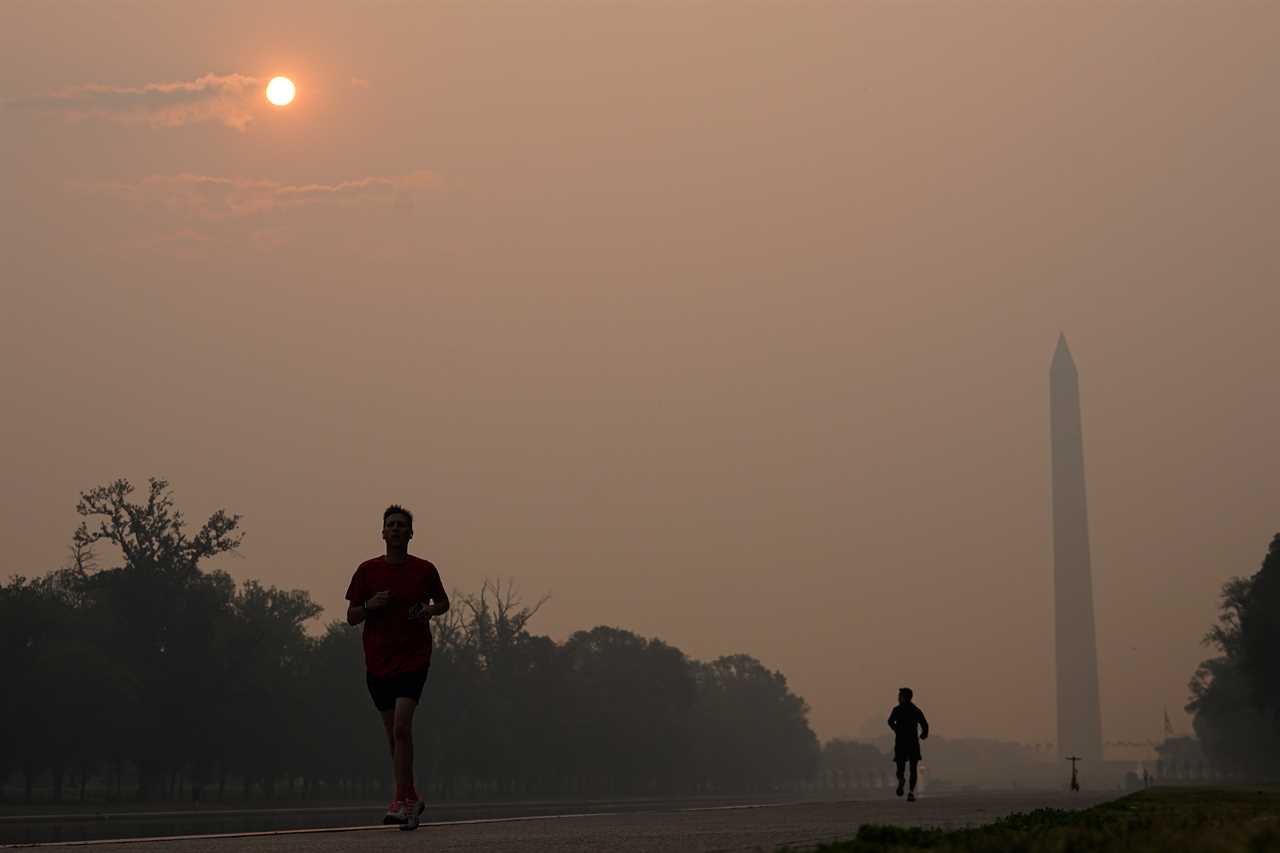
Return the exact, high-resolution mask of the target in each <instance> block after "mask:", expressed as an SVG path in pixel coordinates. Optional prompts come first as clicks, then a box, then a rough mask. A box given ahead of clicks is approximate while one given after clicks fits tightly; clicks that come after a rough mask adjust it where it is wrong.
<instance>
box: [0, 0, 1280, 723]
mask: <svg viewBox="0 0 1280 853" xmlns="http://www.w3.org/2000/svg"><path fill="white" fill-rule="evenodd" d="M1278 24H1280V10H1277V8H1276V7H1275V6H1274V5H1271V4H1263V3H1253V2H1224V3H1217V4H1181V3H1178V4H1175V3H1167V4H1154V3H1149V4H1093V3H1066V2H1058V3H1037V4H1013V3H995V2H972V0H959V2H945V3H944V2H932V3H930V2H921V3H889V2H881V3H871V2H848V3H817V2H815V3H786V4H784V3H767V2H762V3H739V2H733V3H730V2H708V3H687V4H681V3H609V4H605V3H588V2H582V3H569V2H562V0H554V2H543V3H537V4H529V3H516V2H509V3H504V2H498V3H489V4H446V3H419V4H399V3H391V2H364V3H335V2H328V1H327V0H326V2H319V3H317V2H310V3H305V4H304V3H281V4H272V5H270V6H269V7H266V8H264V7H262V6H261V4H248V3H240V2H232V3H216V4H215V3H208V4H199V3H191V4H182V5H178V4H162V3H134V4H127V5H124V4H96V3H88V2H83V3H58V4H47V3H37V2H13V3H7V4H5V5H4V6H3V8H2V9H0V124H2V125H3V133H0V164H3V165H0V168H2V169H3V170H4V171H3V173H2V174H0V179H2V180H0V183H2V185H3V187H4V191H3V195H2V196H0V198H2V199H3V206H2V207H0V217H2V219H0V224H2V225H3V229H2V236H0V241H3V242H0V250H2V252H3V259H4V264H3V270H4V271H3V273H2V282H3V296H2V297H0V298H2V299H3V305H2V306H0V307H2V309H3V310H0V393H2V394H3V398H4V400H5V401H6V417H5V418H4V419H3V420H2V421H0V460H2V462H3V473H4V478H3V486H0V500H2V503H0V509H2V510H3V511H2V512H0V537H2V538H3V541H4V542H5V543H6V545H7V557H6V561H7V562H6V565H5V571H4V574H5V575H6V576H7V575H11V574H25V575H28V576H31V575H38V574H41V573H43V572H44V571H46V570H48V569H50V568H53V567H55V566H57V565H58V564H59V563H60V562H61V561H63V560H64V559H65V552H66V546H67V544H68V543H69V540H70V534H71V531H72V530H73V529H74V527H75V526H76V524H77V523H78V518H77V517H76V516H75V513H74V507H75V503H76V498H77V495H78V493H79V491H80V490H82V489H87V488H90V487H92V486H94V485H98V484H100V483H105V482H108V481H110V480H112V479H114V478H116V477H122V476H123V477H128V478H130V479H132V480H133V481H135V482H136V483H145V480H146V477H148V476H158V477H163V478H166V479H168V480H169V481H171V482H172V484H173V486H174V489H175V492H176V497H177V500H178V504H179V506H180V507H181V508H182V509H184V511H185V512H186V514H187V516H188V518H189V519H191V520H192V521H193V522H198V521H199V520H200V519H203V518H204V517H207V516H208V514H210V513H211V512H213V511H214V510H215V509H218V508H220V507H226V508H227V509H228V510H229V511H232V512H239V513H241V514H242V515H243V517H244V518H243V526H244V530H245V531H246V534H247V535H246V538H245V543H244V546H243V548H242V549H241V554H240V555H239V556H238V557H222V558H219V560H218V561H217V562H216V563H215V564H214V565H215V566H217V567H219V568H223V569H225V570H227V571H229V572H230V573H231V574H232V575H233V576H235V577H236V578H239V579H247V578H259V579H261V580H263V581H264V582H267V583H270V584H276V585H280V586H284V587H289V588H294V587H297V588H304V589H307V590H309V591H310V592H311V593H312V595H313V596H314V597H315V598H316V600H317V601H319V602H320V603H321V604H323V605H324V606H325V607H326V608H327V610H326V613H325V615H324V617H322V618H324V619H332V618H340V616H341V605H342V594H343V592H344V590H345V589H346V583H347V581H348V579H349V577H350V574H351V572H352V570H353V569H354V567H355V566H356V564H357V563H359V562H360V561H361V560H362V559H364V558H366V557H368V556H371V555H372V554H374V553H377V552H378V550H379V548H380V544H381V543H380V540H379V538H378V530H379V525H380V520H381V510H382V508H383V507H384V506H386V505H387V504H388V503H391V502H398V503H403V504H405V505H406V506H409V507H411V508H412V509H413V510H414V512H415V516H416V518H417V538H416V539H415V542H414V546H413V548H414V550H415V551H416V552H417V553H419V554H421V555H423V556H426V557H429V558H430V559H432V560H433V561H434V562H436V563H437V565H438V566H439V567H440V570H441V573H442V575H443V577H444V580H445V582H446V584H447V585H448V586H449V587H450V588H453V589H459V590H462V591H467V590H474V589H477V588H478V587H479V585H480V582H481V580H482V579H483V578H485V577H498V576H501V577H504V578H505V577H510V578H514V579H515V580H516V582H517V584H518V585H519V587H520V589H522V590H524V591H525V592H526V595H527V598H528V599H529V600H535V599H536V598H538V597H540V596H541V595H542V594H543V593H549V594H550V595H551V599H550V601H549V602H548V604H547V605H546V606H545V607H544V608H543V610H542V611H541V612H540V613H539V614H538V616H537V618H536V620H535V621H534V623H533V624H532V626H531V627H532V628H533V629H534V630H537V631H541V632H545V633H548V634H550V635H552V636H553V637H557V638H563V637H564V636H566V635H567V634H568V633H569V632H571V631H573V630H576V629H579V628H588V627H591V626H594V625H597V624H608V625H615V626H619V627H624V628H628V629H631V630H634V631H636V632H639V633H641V634H643V635H646V636H657V637H661V638H662V639H664V640H665V641H667V642H669V643H672V644H674V645H677V646H679V647H680V648H681V649H683V650H684V651H685V652H687V653H688V654H690V655H693V656H695V657H699V658H704V659H705V658H710V657H714V656H717V655H720V654H729V653H735V652H746V653H749V654H753V655H755V656H756V657H758V658H760V659H761V660H762V661H764V662H765V663H766V664H767V665H768V666H770V667H773V668H777V669H781V670H782V671H783V672H784V673H785V674H786V675H787V677H788V679H789V683H790V685H791V686H792V687H793V688H794V689H795V690H796V691H797V692H799V693H800V694H801V695H803V696H804V697H805V698H806V699H807V700H808V701H809V703H810V704H811V706H812V719H813V722H814V724H815V727H816V728H817V730H818V732H819V734H820V735H821V736H823V737H830V736H835V735H858V734H861V733H864V732H870V731H873V729H871V728H868V727H869V726H875V727H882V726H883V718H884V717H885V716H886V714H887V712H888V710H889V708H890V706H891V705H892V704H893V702H894V701H895V697H896V691H897V688H898V687H900V686H903V685H909V686H911V687H913V688H914V689H915V692H916V697H917V701H918V702H919V704H920V705H921V707H923V708H924V709H926V711H927V713H928V714H929V718H930V721H931V723H933V725H934V727H935V729H936V732H937V733H938V734H940V735H943V736H962V735H981V736H988V737H1002V738H1009V739H1018V740H1023V741H1034V742H1044V741H1049V740H1052V738H1053V732H1054V728H1055V726H1054V707H1055V703H1054V694H1053V649H1052V642H1053V641H1052V618H1053V603H1052V599H1051V595H1052V549H1051V541H1050V536H1051V525H1050V516H1049V494H1050V492H1049V425H1048V411H1049V409H1048V386H1047V382H1048V367H1049V360H1050V357H1051V355H1052V353H1053V349H1054V346H1055V344H1056V342H1057V338H1058V335H1059V333H1060V332H1061V333H1065V334H1066V336H1067V340H1068V341H1069V343H1070V346H1071V350H1072V353H1073V355H1074V357H1075V360H1076V364H1077V366H1078V368H1079V371H1080V389H1081V399H1082V408H1083V425H1084V442H1085V451H1084V452H1085V461H1086V475H1087V479H1086V482H1087V488H1088V500H1089V515H1090V523H1091V531H1090V533H1091V539H1092V556H1093V572H1094V577H1093V589H1094V595H1095V608H1096V618H1097V626H1098V627H1097V632H1098V645H1099V655H1100V662H1099V673H1100V678H1101V695H1102V716H1103V730H1104V737H1105V738H1106V740H1108V741H1117V740H1146V739H1154V738H1157V737H1159V736H1160V731H1161V730H1160V724H1161V719H1162V717H1161V712H1162V708H1164V707H1165V706H1167V707H1168V709H1169V712H1170V715H1171V716H1172V717H1173V719H1174V721H1175V726H1176V727H1178V728H1179V729H1180V730H1183V731H1185V730H1186V729H1187V727H1188V725H1189V721H1188V720H1187V718H1186V717H1185V715H1184V714H1183V713H1182V710H1181V708H1182V705H1183V703H1184V702H1185V700H1186V693H1187V690H1186V683H1187V681H1188V679H1189V678H1190V677H1191V675H1192V672H1193V670H1194V668H1195V666H1196V664H1197V663H1198V661H1199V660H1201V659H1202V658H1203V657H1206V656H1207V655H1208V654H1209V650H1208V649H1205V648H1204V647H1203V646H1201V644H1200V640H1201V637H1202V636H1203V634H1204V632H1205V631H1206V629H1207V628H1208V627H1209V626H1210V624H1211V623H1212V622H1213V620H1214V618H1215V617H1216V604H1217V600H1216V596H1217V592H1218V589H1219V587H1220V586H1221V584H1222V583H1223V582H1224V581H1225V580H1226V579H1227V578H1229V577H1231V576H1233V575H1240V574H1248V573H1251V572H1253V571H1254V570H1256V568H1257V565H1258V564H1259V562H1260V560H1261V558H1262V555H1263V553H1264V552H1265V548H1266V545H1267V543H1268V542H1269V541H1270V538H1271V536H1272V535H1273V534H1274V533H1275V532H1276V531H1277V530H1280V487H1278V486H1277V481H1276V478H1275V476H1274V465H1273V462H1272V459H1273V457H1274V448H1273V443H1274V436H1275V434H1276V427H1277V421H1278V415H1280V403H1277V399H1278V398H1277V395H1275V394H1274V393H1272V386H1273V385H1274V376H1275V373H1276V365H1277V358H1276V352H1275V344H1274V341H1275V334H1274V325H1275V317H1276V316H1277V309H1280V297H1277V287H1276V281H1277V261H1278V260H1280V253H1278V251H1277V248H1276V245H1277V244H1276V240H1275V233H1274V232H1275V221H1276V213H1277V210H1276V199H1277V198H1280V167H1277V161H1276V158H1275V156H1274V154H1275V151H1276V150H1277V143H1278V142H1280V133H1278V132H1277V128H1278V119H1277V114H1276V100H1275V93H1274V83H1275V81H1276V79H1280V76H1278V72H1280V60H1278V59H1277V57H1280V50H1276V43H1275V42H1276V39H1275V33H1277V32H1280V28H1278V27H1277V25H1278ZM275 74H287V75H288V76H290V77H291V78H292V79H293V80H294V81H295V83H296V84H297V86H298V98H297V100H296V101H295V102H294V104H293V105H292V106H290V107H288V108H287V109H276V108H272V107H271V106H270V105H268V104H266V102H265V100H264V99H262V97H261V91H260V89H261V85H262V84H263V81H265V80H267V79H269V78H270V77H271V76H273V75H275ZM201 81H203V82H201ZM244 81H249V82H244ZM101 556H102V558H103V560H104V562H108V563H109V562H110V560H111V558H112V556H113V555H110V554H105V553H104V554H103V555H101ZM358 677H359V674H358V673H353V678H358ZM874 731H875V732H877V733H878V732H879V728H876V729H874Z"/></svg>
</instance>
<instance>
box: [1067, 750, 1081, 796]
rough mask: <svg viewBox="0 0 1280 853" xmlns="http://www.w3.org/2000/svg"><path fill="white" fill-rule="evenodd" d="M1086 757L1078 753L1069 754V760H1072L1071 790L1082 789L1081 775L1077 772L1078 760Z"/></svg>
mask: <svg viewBox="0 0 1280 853" xmlns="http://www.w3.org/2000/svg"><path fill="white" fill-rule="evenodd" d="M1083 760H1084V759H1083V758H1081V757H1080V756H1078V755H1068V756H1067V761H1070V762H1071V790H1073V791H1079V790H1080V776H1079V775H1078V774H1077V773H1076V762H1077V761H1083Z"/></svg>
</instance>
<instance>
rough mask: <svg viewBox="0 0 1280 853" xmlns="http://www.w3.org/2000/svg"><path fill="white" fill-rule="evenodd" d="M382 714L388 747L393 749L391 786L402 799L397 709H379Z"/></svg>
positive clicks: (396, 795) (396, 796) (397, 796)
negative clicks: (396, 726)
mask: <svg viewBox="0 0 1280 853" xmlns="http://www.w3.org/2000/svg"><path fill="white" fill-rule="evenodd" d="M378 713H379V714H381V715H382V727H383V728H384V729H385V730H386V732H387V747H388V748H389V749H390V751H391V787H392V789H393V790H395V792H396V793H395V799H397V800H398V799H400V790H399V787H400V785H399V781H398V780H397V778H396V735H395V721H396V709H395V708H389V709H387V710H386V711H379V712H378Z"/></svg>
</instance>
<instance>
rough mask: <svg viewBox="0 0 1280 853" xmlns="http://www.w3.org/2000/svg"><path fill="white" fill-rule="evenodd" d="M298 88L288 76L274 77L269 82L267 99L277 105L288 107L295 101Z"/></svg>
mask: <svg viewBox="0 0 1280 853" xmlns="http://www.w3.org/2000/svg"><path fill="white" fill-rule="evenodd" d="M296 92H297V89H295V88H294V86H293V81H292V80H290V79H289V78H288V77H272V78H271V82H270V83H268V84H267V100H268V101H270V102H271V103H273V104H275V105H276V106H277V107H286V106H288V105H289V104H290V103H292V101H293V96H294V94H295V93H296Z"/></svg>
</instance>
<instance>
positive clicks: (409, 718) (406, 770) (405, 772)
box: [390, 696, 418, 794]
mask: <svg viewBox="0 0 1280 853" xmlns="http://www.w3.org/2000/svg"><path fill="white" fill-rule="evenodd" d="M417 709H418V703H417V702H415V701H413V700H412V699H409V698H406V697H404V696H400V697H398V698H397V699H396V707H395V711H394V712H390V713H391V714H392V717H393V720H392V723H391V742H392V755H393V756H394V757H395V771H396V788H397V789H398V790H402V791H404V792H405V793H406V794H407V793H408V792H409V791H412V790H413V712H414V711H416V710H417ZM401 786H403V787H401Z"/></svg>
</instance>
